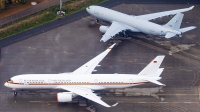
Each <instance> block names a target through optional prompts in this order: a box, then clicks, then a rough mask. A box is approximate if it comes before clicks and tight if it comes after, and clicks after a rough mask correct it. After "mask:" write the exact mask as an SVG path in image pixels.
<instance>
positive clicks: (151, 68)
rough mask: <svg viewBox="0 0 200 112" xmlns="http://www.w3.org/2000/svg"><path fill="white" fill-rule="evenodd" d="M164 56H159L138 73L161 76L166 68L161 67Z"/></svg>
mask: <svg viewBox="0 0 200 112" xmlns="http://www.w3.org/2000/svg"><path fill="white" fill-rule="evenodd" d="M164 57H165V56H164V55H161V56H157V57H156V58H155V59H153V60H152V61H151V62H150V63H149V64H148V65H147V66H146V67H145V68H144V69H143V70H142V71H141V72H140V73H139V74H138V75H144V76H149V77H159V76H160V75H161V73H162V72H163V70H164V68H159V67H160V65H161V63H162V61H163V59H164Z"/></svg>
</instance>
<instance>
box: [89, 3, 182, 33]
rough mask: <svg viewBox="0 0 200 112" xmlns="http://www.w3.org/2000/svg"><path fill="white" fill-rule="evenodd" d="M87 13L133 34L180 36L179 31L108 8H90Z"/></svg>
mask: <svg viewBox="0 0 200 112" xmlns="http://www.w3.org/2000/svg"><path fill="white" fill-rule="evenodd" d="M86 10H87V12H88V13H90V14H91V15H93V16H94V17H96V18H99V19H101V20H104V21H108V22H110V23H112V22H113V21H115V22H118V23H122V24H123V25H126V26H127V27H128V28H130V30H131V31H133V32H142V33H145V34H151V35H158V36H164V35H166V34H167V32H174V33H176V34H181V33H180V32H179V31H176V30H172V29H170V28H167V27H163V26H162V25H158V24H155V23H153V22H149V21H147V20H143V19H138V18H137V17H135V16H132V15H127V14H124V13H121V12H118V11H114V10H111V9H108V8H104V7H100V6H90V7H88V8H87V9H86Z"/></svg>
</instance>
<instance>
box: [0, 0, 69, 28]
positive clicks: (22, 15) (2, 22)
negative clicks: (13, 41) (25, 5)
mask: <svg viewBox="0 0 200 112" xmlns="http://www.w3.org/2000/svg"><path fill="white" fill-rule="evenodd" d="M68 1H71V0H62V2H63V3H65V2H68ZM59 4H60V0H49V1H48V2H46V3H39V4H37V5H36V6H33V7H32V8H30V9H27V10H25V11H22V12H20V13H17V14H14V15H12V16H9V17H6V18H3V19H0V28H1V27H3V26H6V25H9V24H12V23H13V22H16V21H18V20H20V19H23V18H26V17H28V16H31V15H34V14H36V13H37V12H40V11H43V10H45V9H47V8H51V7H54V6H57V5H59Z"/></svg>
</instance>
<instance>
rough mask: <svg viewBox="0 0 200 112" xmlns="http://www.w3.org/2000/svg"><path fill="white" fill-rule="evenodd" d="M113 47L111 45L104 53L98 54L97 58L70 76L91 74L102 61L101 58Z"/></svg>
mask: <svg viewBox="0 0 200 112" xmlns="http://www.w3.org/2000/svg"><path fill="white" fill-rule="evenodd" d="M114 46H115V44H113V45H112V46H110V47H109V48H108V49H106V50H105V51H104V52H102V53H101V54H99V55H98V56H96V57H94V58H93V59H92V60H90V61H88V62H87V63H85V64H84V65H82V66H81V67H79V68H78V69H76V70H75V71H74V72H72V74H91V73H92V71H93V70H94V68H95V67H96V66H97V65H98V64H99V62H101V60H103V58H104V57H105V56H106V55H107V54H108V53H109V52H110V50H111V49H112V48H113V47H114Z"/></svg>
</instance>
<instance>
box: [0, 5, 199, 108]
mask: <svg viewBox="0 0 200 112" xmlns="http://www.w3.org/2000/svg"><path fill="white" fill-rule="evenodd" d="M189 6H191V5H190V4H189V5H188V4H185V5H182V4H174V5H172V4H162V5H161V4H160V5H157V4H121V5H116V6H115V7H112V9H114V10H118V11H120V12H124V13H127V14H131V15H140V14H147V13H153V12H160V11H166V10H172V9H179V8H185V7H189ZM199 9H200V5H195V8H194V9H193V10H191V11H189V12H186V13H184V14H185V15H184V19H183V23H182V25H181V27H187V26H193V25H194V26H197V29H195V30H192V31H190V32H186V33H185V34H183V37H181V38H180V37H174V38H171V39H163V38H161V39H160V38H156V37H149V36H146V35H142V34H138V35H134V34H133V37H131V38H127V39H121V41H122V42H120V43H119V44H118V45H117V46H115V47H114V49H113V50H112V51H111V52H110V53H109V54H108V55H107V56H106V58H105V59H104V60H103V61H102V62H101V63H100V65H101V66H100V67H98V68H96V70H97V72H95V74H103V73H108V74H109V73H110V74H112V73H125V74H126V73H127V74H130V73H138V72H140V71H141V70H142V69H143V68H144V67H145V66H146V65H147V64H148V63H149V62H150V61H151V60H152V59H153V58H154V57H156V56H157V55H166V57H165V59H164V61H163V63H162V65H161V67H163V68H165V70H164V72H163V73H162V75H161V76H162V79H161V80H160V82H162V83H164V84H166V86H165V87H158V86H157V85H154V84H151V83H149V84H146V85H141V86H136V87H134V88H129V89H111V90H103V91H97V93H98V94H100V95H101V96H102V98H103V100H104V101H105V102H107V103H109V104H114V103H116V102H119V105H117V106H116V107H114V108H105V107H102V106H101V105H99V104H96V103H94V102H91V101H87V100H85V99H82V100H81V102H80V101H78V100H77V99H80V97H77V99H75V101H74V102H73V103H57V102H56V93H57V92H58V91H54V90H50V91H49V90H44V91H36V92H35V91H24V92H20V93H19V94H18V96H17V97H14V96H13V95H12V90H10V89H9V88H6V87H4V85H3V84H4V82H5V81H7V80H8V79H9V78H10V77H12V76H15V75H19V74H28V73H34V74H37V73H41V74H46V73H47V74H49V73H64V72H72V71H73V70H75V69H76V68H78V67H80V66H81V65H83V64H84V63H85V62H87V61H89V60H90V59H92V58H93V57H95V56H96V55H98V54H99V53H101V52H103V51H104V50H105V49H106V48H107V47H108V46H109V45H110V44H112V43H113V42H112V41H109V42H106V43H102V42H100V38H101V33H100V32H99V30H98V28H99V25H94V26H92V27H89V23H90V22H91V20H93V17H91V16H88V15H87V14H85V12H80V13H81V15H82V14H83V16H81V17H80V15H78V14H77V15H76V14H75V15H73V16H77V18H75V19H73V18H72V19H71V20H68V21H65V24H64V23H63V24H62V25H60V23H59V21H60V20H59V21H57V24H54V26H52V27H49V29H48V28H47V29H48V30H41V28H43V27H45V26H41V27H39V28H36V29H33V30H30V31H27V32H25V33H23V34H19V35H17V36H20V35H21V36H22V38H21V37H19V40H15V41H8V40H7V42H6V43H4V44H3V45H2V46H3V48H2V51H1V67H0V90H1V92H0V95H1V97H0V101H1V102H4V103H1V104H0V111H2V112H12V111H15V112H25V111H30V112H35V111H48V112H49V111H50V112H51V111H59V112H64V111H70V112H88V111H97V112H105V111H109V112H122V111H124V112H133V111H134V112H135V111H138V112H141V111H142V112H160V111H167V112H169V111H171V112H177V111H178V112H188V111H191V112H199V111H200V104H199V103H200V102H199V100H200V97H199V92H200V86H199V84H200V83H199V82H200V76H199V61H200V58H199V57H200V55H199V53H200V51H199V38H198V35H199V34H200V33H199V27H200V22H199V17H200V14H199ZM80 13H79V14H80ZM69 18H70V17H69ZM80 18H81V19H80ZM169 20H170V18H167V17H166V18H161V19H157V20H155V21H154V22H156V23H159V24H163V23H166V22H167V21H169ZM62 21H63V20H61V22H62ZM51 24H53V23H51ZM49 25H50V24H49ZM40 30H41V31H40ZM36 31H39V32H36ZM33 32H35V33H33ZM32 33H33V34H32ZM17 36H14V37H17ZM14 37H12V38H14ZM116 38H120V37H116ZM151 38H152V39H151ZM4 42H5V41H4ZM11 43H12V44H11ZM163 43H168V44H167V45H166V44H163ZM182 44H184V45H191V44H194V45H195V46H191V47H189V49H179V48H181V47H178V49H179V51H178V52H173V53H172V54H170V52H169V51H170V50H172V49H171V47H172V46H179V45H182ZM61 91H62V90H61ZM85 104H86V105H85ZM91 105H93V107H94V108H95V109H90V107H89V106H91Z"/></svg>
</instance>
